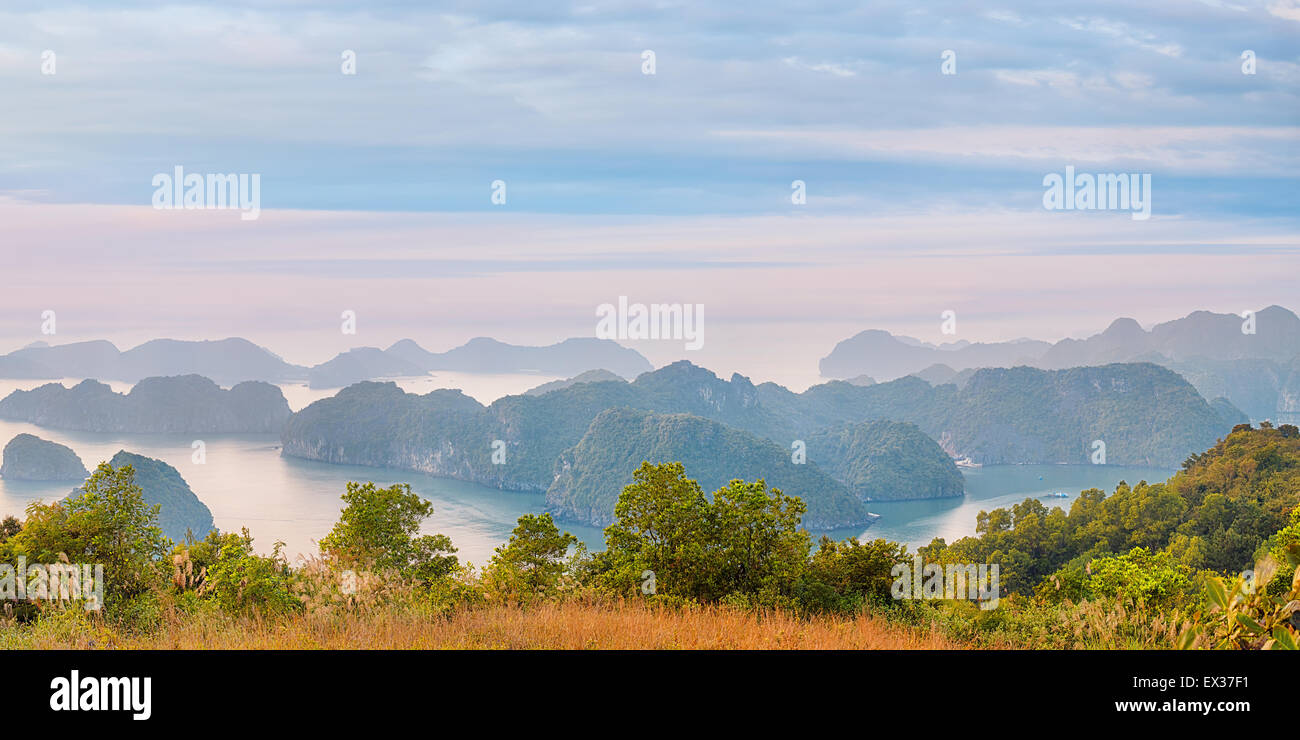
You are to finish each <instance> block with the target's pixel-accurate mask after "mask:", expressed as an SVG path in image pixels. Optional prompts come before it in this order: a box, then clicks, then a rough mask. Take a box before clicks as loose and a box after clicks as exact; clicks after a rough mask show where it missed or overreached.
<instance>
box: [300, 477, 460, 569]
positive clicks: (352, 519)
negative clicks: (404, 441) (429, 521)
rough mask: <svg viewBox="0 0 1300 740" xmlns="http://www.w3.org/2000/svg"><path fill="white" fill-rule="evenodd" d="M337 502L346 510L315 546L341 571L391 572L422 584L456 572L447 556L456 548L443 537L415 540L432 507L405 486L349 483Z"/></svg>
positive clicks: (449, 556)
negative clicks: (342, 502)
mask: <svg viewBox="0 0 1300 740" xmlns="http://www.w3.org/2000/svg"><path fill="white" fill-rule="evenodd" d="M342 498H343V501H344V503H345V504H346V506H345V507H344V508H343V511H342V513H341V514H340V515H339V521H338V522H337V523H336V524H335V525H334V528H333V529H331V530H330V532H329V534H327V535H326V536H325V537H324V538H322V539H321V541H320V547H321V552H322V553H324V554H325V555H327V556H329V557H332V558H334V559H335V560H336V561H337V562H339V563H340V564H341V565H343V566H344V567H354V568H357V569H362V570H376V571H385V570H393V571H395V572H397V573H398V574H400V575H402V576H407V577H412V578H416V579H418V580H420V581H424V582H429V581H434V580H437V579H440V578H444V577H446V576H447V575H449V574H450V573H452V572H453V571H454V570H455V569H456V566H457V562H458V561H457V559H456V556H455V555H453V554H451V553H454V552H456V548H454V547H452V545H451V540H450V539H449V538H448V537H447V536H446V535H441V534H438V535H422V536H416V533H417V532H419V530H420V523H421V522H422V521H423V520H424V519H425V518H427V517H428V516H430V515H431V514H432V513H433V505H432V504H430V503H429V502H428V501H425V500H424V499H422V498H420V496H419V495H418V494H415V493H412V492H411V486H410V485H409V484H406V483H397V484H394V485H392V486H390V487H388V488H378V487H376V486H375V484H374V483H369V482H367V483H364V484H363V483H355V482H349V483H348V486H347V492H346V493H344V494H343V497H342Z"/></svg>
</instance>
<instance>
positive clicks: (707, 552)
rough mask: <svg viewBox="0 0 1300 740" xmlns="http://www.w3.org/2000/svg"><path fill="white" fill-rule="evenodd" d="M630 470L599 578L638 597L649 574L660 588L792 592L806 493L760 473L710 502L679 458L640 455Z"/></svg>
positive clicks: (758, 595)
mask: <svg viewBox="0 0 1300 740" xmlns="http://www.w3.org/2000/svg"><path fill="white" fill-rule="evenodd" d="M633 478H634V482H633V483H632V484H631V485H629V486H627V487H626V488H624V489H623V493H622V495H620V496H619V499H618V504H617V505H616V506H615V510H614V515H615V522H614V524H612V525H610V526H609V527H608V528H607V529H606V530H605V542H606V550H605V552H603V553H599V554H597V555H596V556H595V559H596V565H595V570H596V571H597V573H598V575H597V581H598V582H599V583H600V584H602V585H603V586H605V587H607V588H610V589H611V590H613V591H614V592H616V593H621V594H626V595H633V594H636V593H638V592H640V589H641V586H642V584H643V583H645V582H646V578H647V575H646V574H647V573H649V574H651V575H650V576H649V577H650V578H653V581H654V584H655V594H656V595H663V596H667V597H676V598H680V599H686V600H692V601H698V602H702V603H706V602H717V601H721V600H722V599H724V598H726V597H728V596H733V597H743V598H745V599H753V600H756V602H757V603H760V604H768V605H772V604H777V603H786V602H789V601H790V600H791V597H792V595H793V593H794V586H795V583H796V582H797V579H798V577H799V575H800V574H801V573H802V570H803V568H804V566H805V565H806V561H807V553H808V534H807V532H805V531H803V530H801V529H799V521H800V517H801V516H802V514H803V512H804V509H805V507H804V504H803V502H802V501H800V500H799V499H798V498H794V497H790V496H786V495H785V494H783V493H782V492H781V491H780V490H779V489H768V487H767V484H766V482H764V481H762V480H759V481H756V482H753V483H746V482H744V481H740V480H734V481H732V482H731V483H729V484H728V485H727V486H726V487H724V488H721V489H719V490H718V491H717V492H715V493H714V495H713V501H712V502H710V501H709V499H708V498H706V497H705V495H704V491H703V490H702V489H701V488H700V485H699V483H697V482H696V481H694V480H691V479H688V478H687V477H686V473H685V469H684V468H683V466H682V465H681V463H665V464H661V465H651V464H650V463H643V464H642V465H641V467H640V468H638V469H637V471H636V472H635V473H634V474H633Z"/></svg>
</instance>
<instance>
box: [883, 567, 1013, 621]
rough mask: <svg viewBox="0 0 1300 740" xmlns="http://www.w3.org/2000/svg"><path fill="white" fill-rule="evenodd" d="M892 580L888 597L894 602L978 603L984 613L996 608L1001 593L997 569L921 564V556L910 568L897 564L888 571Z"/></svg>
mask: <svg viewBox="0 0 1300 740" xmlns="http://www.w3.org/2000/svg"><path fill="white" fill-rule="evenodd" d="M889 575H891V576H893V577H894V585H893V587H892V588H891V589H890V593H891V594H892V595H893V597H894V598H895V599H955V600H961V601H978V602H979V604H980V608H981V609H983V610H985V611H988V610H990V609H996V608H998V601H999V599H1000V598H1001V589H1000V586H999V581H998V566H997V564H996V563H994V564H992V565H987V564H983V563H981V564H979V565H972V564H969V563H949V564H948V565H947V566H946V567H945V566H943V565H939V564H938V563H923V562H922V561H921V556H920V555H917V556H915V557H913V558H912V563H911V566H910V567H909V565H908V564H907V563H898V564H896V565H894V567H893V569H891V570H890V571H889Z"/></svg>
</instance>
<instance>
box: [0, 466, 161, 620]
mask: <svg viewBox="0 0 1300 740" xmlns="http://www.w3.org/2000/svg"><path fill="white" fill-rule="evenodd" d="M169 548H170V545H169V543H168V541H167V539H166V538H165V537H163V534H162V530H161V529H159V527H158V507H157V506H156V505H155V506H150V505H148V504H147V503H145V500H144V493H143V492H142V491H141V490H140V487H139V486H137V485H136V484H135V471H134V470H133V469H132V468H131V466H129V465H127V466H124V467H120V468H114V467H113V466H111V465H109V464H108V463H101V464H100V465H99V467H98V468H97V469H96V470H95V472H94V473H92V474H91V476H90V478H88V479H87V480H86V482H85V484H84V485H83V487H82V488H81V489H79V490H78V491H77V492H75V493H74V494H73V495H71V496H69V497H68V498H66V499H64V500H63V501H56V502H53V503H50V504H43V503H41V502H39V501H37V502H33V503H32V504H30V505H28V507H27V519H26V521H25V522H24V523H23V526H22V529H21V530H19V531H18V532H16V533H14V534H13V535H11V536H10V537H9V538H8V540H6V541H5V542H4V543H3V544H0V556H2V558H0V560H2V561H5V562H12V561H13V560H14V559H15V558H16V557H18V556H20V555H21V556H25V557H26V558H27V561H28V562H29V563H55V562H59V561H60V560H62V559H66V560H67V562H71V563H85V564H90V565H103V567H104V581H105V585H104V600H105V607H106V609H108V610H109V611H110V612H113V611H115V610H117V609H118V608H122V607H124V606H125V605H126V604H127V603H128V602H129V601H130V600H131V599H133V598H135V597H137V596H140V595H141V594H144V593H146V592H148V591H150V590H151V589H154V588H156V587H158V586H159V585H160V584H161V583H162V581H163V579H164V578H165V575H164V574H163V570H162V568H161V559H162V557H163V556H164V555H165V554H166V552H167V551H168V549H169Z"/></svg>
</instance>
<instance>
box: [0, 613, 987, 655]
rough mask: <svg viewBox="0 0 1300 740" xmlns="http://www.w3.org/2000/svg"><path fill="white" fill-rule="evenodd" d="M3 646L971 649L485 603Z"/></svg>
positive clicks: (10, 640)
mask: <svg viewBox="0 0 1300 740" xmlns="http://www.w3.org/2000/svg"><path fill="white" fill-rule="evenodd" d="M0 647H9V648H32V649H68V648H71V649H96V648H118V649H164V650H165V649H217V650H230V649H240V650H250V649H251V650H262V649H267V650H280V649H358V648H360V649H511V650H515V649H524V650H528V649H543V650H551V649H558V650H584V649H607V650H664V649H667V650H673V649H683V650H696V649H705V650H718V649H721V650H732V649H735V650H767V649H778V650H780V649H804V650H872V649H900V650H917V649H920V650H925V649H945V648H947V649H951V648H964V647H970V646H969V645H965V644H962V643H959V642H954V641H953V640H951V639H948V638H946V637H944V636H942V635H940V634H939V633H937V632H936V631H932V630H927V629H919V628H914V627H907V626H902V625H898V624H891V623H888V622H886V621H885V620H883V619H881V618H879V617H872V616H867V615H860V616H857V617H854V618H849V617H843V618H836V617H818V618H813V619H800V618H798V617H795V616H791V615H787V614H782V613H766V614H760V613H754V612H744V611H739V610H732V609H727V608H700V609H692V610H673V609H653V608H646V607H642V606H637V605H618V604H603V605H592V604H583V603H574V602H566V603H545V604H539V605H537V606H534V607H530V608H527V609H521V608H517V607H511V606H483V607H477V608H472V609H464V610H459V611H456V612H454V613H452V614H450V615H449V616H446V617H433V618H420V617H416V616H414V615H412V614H410V613H405V612H382V611H381V612H375V613H370V614H365V615H357V614H353V615H342V614H339V615H335V616H325V615H301V616H292V617H283V618H277V619H273V620H266V621H262V620H256V619H230V618H224V617H222V618H215V619H207V618H202V617H187V618H164V620H163V622H162V624H161V625H160V626H159V628H158V629H156V630H151V631H149V632H148V633H145V634H131V633H119V632H115V631H110V630H108V629H106V628H104V627H102V626H96V623H95V622H93V621H92V622H89V623H84V622H80V623H78V624H76V625H75V626H74V625H69V626H68V628H65V629H60V628H58V627H48V628H45V629H40V630H36V631H22V632H18V631H16V630H15V631H10V632H7V631H6V630H5V629H4V628H3V627H0Z"/></svg>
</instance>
